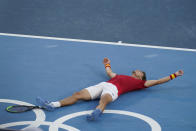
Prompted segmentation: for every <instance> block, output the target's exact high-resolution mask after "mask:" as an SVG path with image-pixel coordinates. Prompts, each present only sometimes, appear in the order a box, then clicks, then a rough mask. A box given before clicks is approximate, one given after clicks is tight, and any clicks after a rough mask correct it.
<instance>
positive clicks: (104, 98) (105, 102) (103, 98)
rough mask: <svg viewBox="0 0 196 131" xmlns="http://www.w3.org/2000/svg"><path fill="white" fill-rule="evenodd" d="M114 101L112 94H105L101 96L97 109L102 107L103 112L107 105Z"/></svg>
mask: <svg viewBox="0 0 196 131" xmlns="http://www.w3.org/2000/svg"><path fill="white" fill-rule="evenodd" d="M112 101H113V99H112V96H111V95H110V94H104V95H103V96H101V99H100V101H99V105H98V106H97V107H96V109H100V110H101V112H103V111H104V110H105V107H106V106H107V105H108V104H109V103H110V102H112Z"/></svg>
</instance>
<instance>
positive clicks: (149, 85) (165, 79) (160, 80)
mask: <svg viewBox="0 0 196 131" xmlns="http://www.w3.org/2000/svg"><path fill="white" fill-rule="evenodd" d="M183 74H184V71H183V70H179V71H177V72H176V73H174V74H172V75H170V76H167V77H164V78H161V79H159V80H148V81H146V82H145V84H144V85H145V86H146V87H151V86H154V85H158V84H163V83H166V82H168V81H170V80H171V79H172V77H173V78H175V77H178V76H182V75H183Z"/></svg>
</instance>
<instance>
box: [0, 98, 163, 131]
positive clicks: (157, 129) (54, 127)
mask: <svg viewBox="0 0 196 131" xmlns="http://www.w3.org/2000/svg"><path fill="white" fill-rule="evenodd" d="M0 102H2V103H12V104H18V105H29V106H32V104H30V103H27V102H23V101H17V100H10V99H0ZM91 111H92V110H88V111H82V112H76V113H72V114H69V115H66V116H63V117H61V118H59V119H57V120H55V121H54V122H49V121H45V120H46V116H45V113H44V112H43V111H42V110H40V109H38V110H37V109H36V110H33V112H34V113H35V115H36V119H35V120H34V121H19V122H11V123H6V124H1V125H0V128H9V127H13V126H21V125H27V127H25V128H23V129H27V128H31V127H39V126H40V125H48V126H49V131H58V129H59V128H62V129H65V130H67V131H80V130H79V129H77V128H75V127H73V126H69V125H66V124H63V123H64V122H66V121H68V120H70V119H72V118H75V117H78V116H82V115H86V114H89V113H90V112H91ZM104 113H112V114H120V115H126V116H130V117H136V118H139V119H141V120H143V121H145V122H146V123H148V124H149V125H150V127H151V131H161V126H160V125H159V123H157V122H156V121H155V120H153V119H152V118H150V117H148V116H145V115H141V114H138V113H134V112H129V111H122V110H105V111H104Z"/></svg>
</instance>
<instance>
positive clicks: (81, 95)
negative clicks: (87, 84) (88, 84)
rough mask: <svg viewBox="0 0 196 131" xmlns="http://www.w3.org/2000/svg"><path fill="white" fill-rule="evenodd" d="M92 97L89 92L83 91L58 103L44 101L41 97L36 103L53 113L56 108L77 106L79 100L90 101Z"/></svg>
mask: <svg viewBox="0 0 196 131" xmlns="http://www.w3.org/2000/svg"><path fill="white" fill-rule="evenodd" d="M90 99H91V96H90V94H89V92H88V90H86V89H83V90H81V91H79V92H76V93H74V94H73V95H72V96H70V97H67V98H65V99H63V100H60V101H56V102H49V101H47V100H44V99H42V98H41V97H37V99H36V101H37V103H38V104H39V105H41V106H43V107H45V108H46V109H47V110H49V111H53V110H54V109H55V108H58V107H63V106H68V105H72V104H75V103H76V102H77V101H79V100H90Z"/></svg>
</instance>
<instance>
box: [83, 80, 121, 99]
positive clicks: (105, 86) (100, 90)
mask: <svg viewBox="0 0 196 131" xmlns="http://www.w3.org/2000/svg"><path fill="white" fill-rule="evenodd" d="M85 89H86V90H87V91H88V92H89V94H90V96H91V99H92V100H94V99H97V98H100V97H101V96H103V95H104V94H110V95H111V96H112V101H115V100H116V99H117V98H118V90H117V87H116V86H115V85H113V84H111V83H108V82H101V83H99V84H97V85H94V86H90V87H87V88H85Z"/></svg>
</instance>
